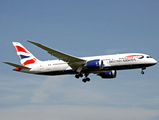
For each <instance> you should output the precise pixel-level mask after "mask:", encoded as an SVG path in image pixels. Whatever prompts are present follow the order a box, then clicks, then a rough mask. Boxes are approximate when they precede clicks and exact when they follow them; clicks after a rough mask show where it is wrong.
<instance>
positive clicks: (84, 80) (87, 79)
mask: <svg viewBox="0 0 159 120" xmlns="http://www.w3.org/2000/svg"><path fill="white" fill-rule="evenodd" d="M82 81H83V82H84V83H86V82H87V81H88V82H89V81H90V78H84V79H83V80H82Z"/></svg>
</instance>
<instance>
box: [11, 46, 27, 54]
mask: <svg viewBox="0 0 159 120" xmlns="http://www.w3.org/2000/svg"><path fill="white" fill-rule="evenodd" d="M14 48H15V50H16V52H25V53H29V52H28V51H27V50H25V49H24V48H22V47H20V46H14Z"/></svg>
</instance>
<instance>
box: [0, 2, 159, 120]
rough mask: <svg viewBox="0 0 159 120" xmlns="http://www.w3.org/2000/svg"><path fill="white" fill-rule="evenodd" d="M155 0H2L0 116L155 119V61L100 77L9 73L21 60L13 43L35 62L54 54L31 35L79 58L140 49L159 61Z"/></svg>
mask: <svg viewBox="0 0 159 120" xmlns="http://www.w3.org/2000/svg"><path fill="white" fill-rule="evenodd" d="M158 6H159V1H157V0H133V1H132V0H120V1H117V0H114V1H111V0H100V1H99V0H98V1H97V0H58V1H55V0H45V1H44V0H38V1H36V0H26V1H21V0H14V1H12V0H1V1H0V16H1V18H0V43H1V47H0V51H1V52H0V55H1V59H0V66H1V67H0V76H1V77H0V116H1V119H5V120H21V119H23V120H28V119H39V120H43V119H47V120H51V119H56V120H70V119H76V120H81V119H83V120H96V119H99V120H105V119H109V120H128V119H129V120H134V119H136V120H158V119H159V89H158V85H159V75H158V71H159V69H158V65H156V66H153V67H150V68H147V69H146V70H145V74H144V75H141V73H140V72H141V70H140V69H137V70H124V71H117V78H115V79H112V80H104V79H101V78H100V77H98V76H96V75H90V78H91V81H90V82H89V83H86V84H84V83H83V82H82V81H81V80H77V79H75V77H74V76H71V75H66V76H54V77H48V76H38V75H29V74H23V73H17V72H14V71H12V69H13V68H12V67H11V66H8V65H5V64H3V63H2V62H3V61H8V62H13V63H17V64H20V62H19V59H18V56H17V55H16V52H15V50H14V47H13V45H12V42H16V41H17V42H20V43H22V44H23V45H24V46H25V47H26V48H27V49H28V50H29V51H30V52H31V53H32V54H34V55H35V56H36V57H37V58H38V59H40V60H49V59H56V58H54V57H52V56H50V55H49V54H48V53H47V52H45V51H43V50H42V49H40V48H37V47H36V46H34V45H32V44H30V43H28V42H27V41H26V40H27V39H29V40H32V41H36V42H39V43H42V44H44V45H46V46H49V47H51V48H54V49H57V50H60V51H63V52H65V53H68V54H71V55H74V56H77V57H82V56H95V55H105V54H116V53H128V52H139V53H146V54H149V55H151V56H152V57H154V58H155V59H156V60H157V61H158V60H159V55H158V45H159V40H158V39H159V34H158V33H159V27H158V26H159V22H158V21H159V8H158Z"/></svg>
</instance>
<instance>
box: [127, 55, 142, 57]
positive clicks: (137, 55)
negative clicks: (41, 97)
mask: <svg viewBox="0 0 159 120" xmlns="http://www.w3.org/2000/svg"><path fill="white" fill-rule="evenodd" d="M126 57H144V56H143V55H129V56H126Z"/></svg>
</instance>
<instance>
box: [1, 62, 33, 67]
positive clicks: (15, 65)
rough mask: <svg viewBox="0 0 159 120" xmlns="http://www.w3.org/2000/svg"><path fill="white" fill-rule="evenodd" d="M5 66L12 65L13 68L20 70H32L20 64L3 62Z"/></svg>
mask: <svg viewBox="0 0 159 120" xmlns="http://www.w3.org/2000/svg"><path fill="white" fill-rule="evenodd" d="M3 63H5V64H8V65H11V66H13V67H18V68H22V69H30V68H28V67H25V66H22V65H18V64H14V63H10V62H3Z"/></svg>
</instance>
